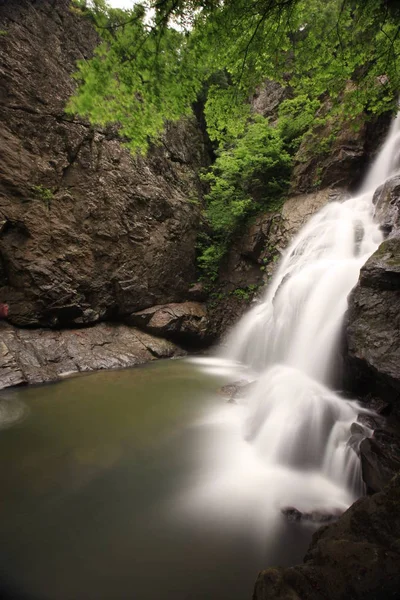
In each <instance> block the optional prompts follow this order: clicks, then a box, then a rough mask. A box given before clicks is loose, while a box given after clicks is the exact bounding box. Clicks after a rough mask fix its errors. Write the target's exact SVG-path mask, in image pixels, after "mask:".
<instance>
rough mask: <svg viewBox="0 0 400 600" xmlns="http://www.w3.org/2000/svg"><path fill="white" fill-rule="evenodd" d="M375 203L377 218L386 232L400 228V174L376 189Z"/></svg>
mask: <svg viewBox="0 0 400 600" xmlns="http://www.w3.org/2000/svg"><path fill="white" fill-rule="evenodd" d="M373 203H374V204H375V218H376V220H377V221H379V223H380V224H381V228H382V230H383V231H384V232H385V233H386V234H390V233H391V232H392V231H393V230H396V229H399V228H400V175H396V177H392V178H391V179H388V180H387V181H386V182H385V183H384V184H383V185H381V186H380V187H379V188H378V189H377V190H376V192H375V194H374V197H373Z"/></svg>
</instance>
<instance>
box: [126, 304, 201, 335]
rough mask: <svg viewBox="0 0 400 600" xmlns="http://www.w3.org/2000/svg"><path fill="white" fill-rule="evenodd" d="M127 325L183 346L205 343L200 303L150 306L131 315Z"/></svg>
mask: <svg viewBox="0 0 400 600" xmlns="http://www.w3.org/2000/svg"><path fill="white" fill-rule="evenodd" d="M129 323H131V324H132V325H136V326H138V327H140V329H142V330H144V331H148V332H149V333H152V334H154V335H157V336H161V337H165V338H167V339H171V340H174V341H176V342H180V343H183V344H189V345H190V344H196V345H199V344H201V343H202V342H203V343H205V342H206V341H207V328H208V320H207V312H206V309H205V306H204V304H201V303H200V302H183V303H181V304H164V305H162V306H152V307H151V308H147V309H145V310H142V311H140V312H137V313H134V314H133V315H131V316H130V318H129Z"/></svg>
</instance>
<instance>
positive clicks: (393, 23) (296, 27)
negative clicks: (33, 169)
mask: <svg viewBox="0 0 400 600" xmlns="http://www.w3.org/2000/svg"><path fill="white" fill-rule="evenodd" d="M74 7H75V8H74V10H77V11H80V12H81V13H82V14H85V15H87V16H89V17H90V18H91V19H92V20H93V21H94V23H95V25H96V27H97V30H98V32H99V34H100V37H101V40H102V43H101V44H100V45H99V47H98V48H97V50H96V53H95V56H94V57H93V58H92V59H91V60H89V61H86V60H85V61H81V62H80V63H79V65H78V72H77V74H76V77H77V80H78V82H79V87H78V92H77V94H76V95H75V97H74V98H72V100H71V101H70V103H69V107H68V110H69V111H70V112H78V113H80V114H81V115H83V116H85V117H87V118H89V120H90V121H91V122H94V123H98V124H101V125H106V124H109V123H118V124H119V128H120V133H121V135H122V136H123V137H124V138H125V140H126V143H127V144H128V145H129V147H130V148H131V150H133V151H134V152H138V151H140V152H145V151H146V150H147V148H148V146H149V144H150V143H157V140H158V139H159V137H160V135H161V133H162V131H163V128H164V124H165V122H166V121H174V120H177V119H179V118H180V117H182V116H183V115H187V114H190V113H191V112H192V106H193V104H194V102H196V100H198V98H199V97H202V99H203V101H204V114H205V119H206V124H207V132H208V135H209V137H210V139H211V141H212V142H213V143H214V147H215V149H216V154H217V158H216V162H215V164H214V166H213V167H212V168H211V170H210V171H209V173H208V174H206V176H205V178H204V179H205V180H206V181H207V183H208V185H209V193H208V195H207V196H206V214H205V217H206V219H207V221H208V225H209V231H210V234H209V235H208V237H207V236H206V237H205V240H203V241H202V243H201V246H202V255H201V257H200V265H201V266H202V268H203V269H204V271H205V272H206V273H207V275H208V276H209V277H211V278H213V277H215V275H216V272H217V266H218V263H219V260H220V259H221V257H222V256H223V255H224V252H225V249H226V246H227V244H228V242H229V240H230V238H231V237H232V235H233V233H234V232H235V231H236V230H237V228H238V226H240V224H241V223H243V221H244V219H246V218H247V217H248V216H249V215H252V214H254V213H255V212H257V210H260V209H265V208H271V207H273V206H274V204H276V201H279V198H281V197H282V195H283V194H284V192H285V190H286V189H287V186H288V182H289V179H290V172H291V167H292V160H293V158H292V157H293V156H294V154H295V153H296V151H297V149H298V147H299V145H300V142H301V141H302V139H303V136H305V135H307V136H309V138H310V140H311V142H310V146H311V148H312V151H313V152H314V153H318V152H321V151H323V149H324V148H325V149H326V146H327V145H328V146H329V144H330V143H331V142H332V137H334V135H335V131H336V132H337V131H339V130H340V124H341V122H343V121H344V120H346V121H347V122H348V121H349V120H353V121H354V124H355V125H354V126H355V127H357V126H359V124H360V119H359V115H360V114H361V113H362V114H363V115H364V116H365V115H367V116H368V115H376V114H380V113H383V112H386V111H388V110H393V108H394V107H395V105H396V97H397V92H398V89H400V68H399V67H400V59H399V56H400V36H399V31H400V27H399V24H398V23H399V16H400V8H399V7H398V6H397V4H396V3H395V2H392V1H390V0H365V1H361V0H329V1H328V2H326V1H325V0H307V1H306V0H230V1H227V2H221V1H220V0H147V1H143V2H141V3H137V4H135V5H134V7H133V8H132V10H130V11H122V10H120V9H112V8H110V7H109V6H108V5H107V3H106V2H105V0H93V1H92V2H88V1H87V0H74ZM266 79H271V80H273V81H275V82H278V83H279V84H280V85H282V86H283V87H285V88H287V90H288V94H289V96H290V98H291V99H290V100H287V101H286V102H284V103H283V105H282V106H281V108H280V114H279V118H278V119H275V122H274V123H273V124H272V125H271V124H269V123H268V121H266V120H265V119H263V118H262V117H259V116H258V115H255V114H254V111H253V110H252V104H251V96H252V95H253V94H254V93H255V91H256V90H257V89H258V88H259V87H260V86H261V85H262V84H263V82H265V80H266ZM329 123H331V126H329ZM323 124H328V127H326V128H325V130H326V131H329V132H330V135H329V139H326V140H321V139H319V140H318V143H316V142H315V139H314V136H313V132H315V131H316V128H318V127H319V128H320V129H319V131H321V125H323ZM332 132H333V133H332Z"/></svg>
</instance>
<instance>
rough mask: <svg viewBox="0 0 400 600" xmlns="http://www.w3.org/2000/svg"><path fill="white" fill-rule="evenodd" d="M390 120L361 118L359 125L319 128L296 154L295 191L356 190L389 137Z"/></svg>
mask: <svg viewBox="0 0 400 600" xmlns="http://www.w3.org/2000/svg"><path fill="white" fill-rule="evenodd" d="M390 118H391V117H390V115H387V116H386V115H385V116H383V117H382V116H381V117H379V119H373V120H368V119H367V118H366V117H365V116H361V117H359V118H358V120H357V122H355V121H354V119H352V120H351V121H344V122H340V123H334V122H333V121H328V122H327V123H325V124H324V125H320V126H318V127H317V128H316V129H315V131H314V132H313V135H312V136H308V137H306V138H305V139H304V140H303V142H302V143H301V145H300V148H299V150H298V152H297V154H296V157H295V166H294V169H293V174H292V182H291V187H292V190H294V191H295V192H297V193H299V192H309V191H311V190H313V189H315V188H322V189H323V188H326V187H335V188H337V187H339V188H340V187H346V188H347V189H353V188H354V187H356V186H357V185H358V184H359V183H360V182H361V180H362V177H363V175H364V173H365V170H366V168H367V166H368V164H370V162H371V156H373V154H374V153H375V152H376V150H377V149H378V146H379V144H380V142H381V141H383V137H384V136H385V135H386V132H387V128H388V125H389V122H390ZM318 146H319V151H318V150H317V148H318Z"/></svg>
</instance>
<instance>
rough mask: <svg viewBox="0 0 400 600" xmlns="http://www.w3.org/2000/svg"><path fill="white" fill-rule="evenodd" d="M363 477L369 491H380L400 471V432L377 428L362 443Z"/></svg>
mask: <svg viewBox="0 0 400 600" xmlns="http://www.w3.org/2000/svg"><path fill="white" fill-rule="evenodd" d="M399 431H400V430H399ZM360 457H361V467H362V475H363V479H364V481H365V483H366V485H367V489H368V491H369V492H380V491H382V490H383V488H384V487H385V485H387V484H388V483H389V481H390V480H391V479H392V478H393V477H394V475H396V473H399V472H400V434H399V432H398V431H396V430H394V431H391V430H387V429H386V428H385V429H375V430H374V433H373V436H372V437H370V438H366V439H364V440H363V441H362V442H361V445H360Z"/></svg>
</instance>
